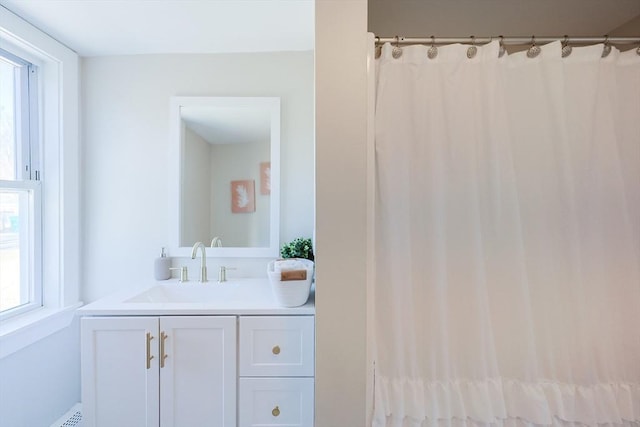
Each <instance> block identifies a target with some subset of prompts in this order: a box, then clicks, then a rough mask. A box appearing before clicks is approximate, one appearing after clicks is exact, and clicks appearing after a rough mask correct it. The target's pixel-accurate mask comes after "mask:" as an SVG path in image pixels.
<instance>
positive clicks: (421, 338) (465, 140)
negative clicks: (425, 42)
mask: <svg viewBox="0 0 640 427" xmlns="http://www.w3.org/2000/svg"><path fill="white" fill-rule="evenodd" d="M467 48H468V46H463V45H448V46H442V47H439V48H438V55H437V57H436V58H434V59H429V58H428V56H427V49H428V47H425V46H407V47H403V48H402V50H403V55H402V56H401V57H400V58H398V59H394V58H393V57H392V47H391V46H389V45H385V46H384V47H383V49H382V55H381V57H380V58H379V59H378V60H377V61H376V68H377V72H376V76H377V87H376V113H375V144H376V211H375V218H376V226H375V227H376V271H375V286H374V292H375V297H374V300H375V315H374V318H375V338H376V344H375V347H376V356H375V385H374V397H375V400H374V417H373V420H374V421H373V425H374V426H375V427H400V426H402V427H426V426H469V427H475V426H525V425H557V426H581V425H589V426H598V425H600V424H603V425H627V426H638V425H640V56H639V55H638V54H636V52H635V50H631V51H627V52H619V51H618V50H616V49H615V48H614V49H613V50H612V51H611V53H610V54H609V55H608V56H607V57H605V58H602V57H601V56H602V51H603V45H596V46H588V47H574V48H573V52H572V53H571V55H570V56H568V57H566V58H562V56H561V44H560V43H559V42H556V43H551V44H548V45H545V46H543V47H542V52H541V53H540V55H539V56H538V57H536V58H533V59H531V58H528V57H527V56H526V52H520V53H516V54H512V55H505V56H503V57H502V58H499V55H498V51H499V45H498V43H491V44H489V45H485V46H482V47H478V53H477V55H476V56H475V57H474V58H472V59H469V58H467V55H466V53H467Z"/></svg>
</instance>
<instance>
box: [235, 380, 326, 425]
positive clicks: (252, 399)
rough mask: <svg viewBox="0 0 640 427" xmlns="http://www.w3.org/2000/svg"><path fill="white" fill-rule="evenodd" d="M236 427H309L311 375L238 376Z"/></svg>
mask: <svg viewBox="0 0 640 427" xmlns="http://www.w3.org/2000/svg"><path fill="white" fill-rule="evenodd" d="M238 397H239V408H241V409H240V411H239V414H238V427H258V426H260V427H269V426H273V427H275V426H287V427H312V426H313V378H240V382H239V396H238Z"/></svg>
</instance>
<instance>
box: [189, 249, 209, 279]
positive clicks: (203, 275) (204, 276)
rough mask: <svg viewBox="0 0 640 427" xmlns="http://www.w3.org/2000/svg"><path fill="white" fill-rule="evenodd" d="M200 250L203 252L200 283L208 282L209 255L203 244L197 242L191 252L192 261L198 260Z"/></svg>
mask: <svg viewBox="0 0 640 427" xmlns="http://www.w3.org/2000/svg"><path fill="white" fill-rule="evenodd" d="M198 248H200V249H201V250H202V262H201V263H200V282H202V283H204V282H207V253H206V249H205V247H204V244H203V243H202V242H196V243H195V244H194V245H193V250H192V251H191V259H196V255H197V254H198Z"/></svg>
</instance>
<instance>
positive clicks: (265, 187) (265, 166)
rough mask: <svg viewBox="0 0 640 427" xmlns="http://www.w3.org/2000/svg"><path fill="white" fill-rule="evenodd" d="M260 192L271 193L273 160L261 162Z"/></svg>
mask: <svg viewBox="0 0 640 427" xmlns="http://www.w3.org/2000/svg"><path fill="white" fill-rule="evenodd" d="M260 194H271V162H262V163H260Z"/></svg>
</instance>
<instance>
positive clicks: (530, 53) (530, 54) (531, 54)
mask: <svg viewBox="0 0 640 427" xmlns="http://www.w3.org/2000/svg"><path fill="white" fill-rule="evenodd" d="M538 55H540V48H539V47H538V46H536V36H531V47H530V48H529V50H527V58H535V57H536V56H538Z"/></svg>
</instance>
